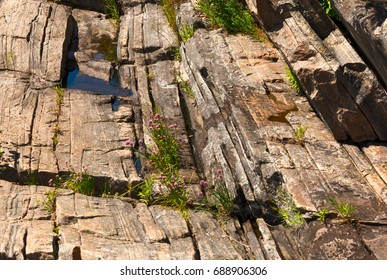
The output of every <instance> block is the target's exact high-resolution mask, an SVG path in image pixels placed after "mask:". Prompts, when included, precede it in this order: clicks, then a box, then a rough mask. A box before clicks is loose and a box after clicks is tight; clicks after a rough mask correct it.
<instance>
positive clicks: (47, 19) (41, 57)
mask: <svg viewBox="0 0 387 280" xmlns="http://www.w3.org/2000/svg"><path fill="white" fill-rule="evenodd" d="M51 12H52V7H51V6H49V8H48V14H47V17H46V22H45V24H44V27H43V35H42V40H41V41H40V55H39V61H40V64H42V59H43V51H44V43H45V41H46V36H47V34H46V33H47V27H48V23H49V20H50V17H51Z"/></svg>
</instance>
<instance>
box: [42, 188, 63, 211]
mask: <svg viewBox="0 0 387 280" xmlns="http://www.w3.org/2000/svg"><path fill="white" fill-rule="evenodd" d="M45 195H46V197H45V198H44V200H43V201H40V200H38V201H37V202H38V203H39V204H42V205H43V209H44V210H47V211H48V212H50V213H54V212H55V202H56V198H57V196H58V191H57V189H53V190H50V191H47V192H46V194H45Z"/></svg>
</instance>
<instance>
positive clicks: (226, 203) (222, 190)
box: [212, 169, 234, 216]
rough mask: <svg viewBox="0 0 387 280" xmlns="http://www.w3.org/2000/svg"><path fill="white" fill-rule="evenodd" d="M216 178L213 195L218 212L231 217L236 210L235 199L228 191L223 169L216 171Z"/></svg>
mask: <svg viewBox="0 0 387 280" xmlns="http://www.w3.org/2000/svg"><path fill="white" fill-rule="evenodd" d="M216 176H217V177H216V181H215V189H214V191H213V193H212V195H213V196H214V198H215V207H216V208H217V210H218V212H220V213H222V214H223V215H226V216H230V215H231V214H232V212H233V210H234V198H233V197H232V196H231V194H230V192H229V191H228V189H227V186H226V183H225V182H224V179H223V175H222V170H221V169H218V170H217V171H216Z"/></svg>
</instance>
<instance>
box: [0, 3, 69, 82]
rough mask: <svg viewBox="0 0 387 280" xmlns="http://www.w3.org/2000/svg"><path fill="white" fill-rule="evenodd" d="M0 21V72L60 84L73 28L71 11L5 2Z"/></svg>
mask: <svg viewBox="0 0 387 280" xmlns="http://www.w3.org/2000/svg"><path fill="white" fill-rule="evenodd" d="M0 18H1V20H0V30H1V31H0V36H1V37H2V40H1V42H0V69H9V70H14V71H20V72H25V73H31V74H34V75H36V76H37V78H38V79H46V80H49V81H56V82H58V81H60V80H61V79H62V78H63V76H64V67H65V63H66V56H67V49H68V46H69V44H70V36H71V34H72V28H73V25H72V24H73V23H72V17H71V13H70V10H69V9H67V8H66V7H65V6H61V5H57V4H54V3H50V2H45V1H27V0H12V1H11V0H6V1H2V2H1V3H0ZM21 20H22V22H21Z"/></svg>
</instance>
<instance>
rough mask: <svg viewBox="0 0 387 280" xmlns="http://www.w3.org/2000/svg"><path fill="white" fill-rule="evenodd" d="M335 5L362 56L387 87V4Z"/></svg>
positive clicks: (359, 2) (363, 2)
mask: <svg viewBox="0 0 387 280" xmlns="http://www.w3.org/2000/svg"><path fill="white" fill-rule="evenodd" d="M331 2H332V4H333V5H332V6H333V8H334V9H335V10H336V13H337V14H338V16H339V17H340V20H341V22H342V23H343V24H344V26H345V28H346V29H347V30H348V31H349V32H350V34H351V36H352V38H353V39H354V41H355V42H356V44H357V45H358V47H359V48H360V49H361V51H362V54H363V55H364V56H365V57H366V58H367V60H368V61H369V62H370V63H371V65H372V66H373V68H374V69H375V70H376V72H377V73H378V77H379V78H380V79H381V80H382V82H383V83H384V86H385V87H387V77H386V73H387V66H386V65H387V5H386V3H385V2H384V1H372V2H366V1H348V0H346V1H336V0H332V1H331Z"/></svg>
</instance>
